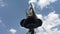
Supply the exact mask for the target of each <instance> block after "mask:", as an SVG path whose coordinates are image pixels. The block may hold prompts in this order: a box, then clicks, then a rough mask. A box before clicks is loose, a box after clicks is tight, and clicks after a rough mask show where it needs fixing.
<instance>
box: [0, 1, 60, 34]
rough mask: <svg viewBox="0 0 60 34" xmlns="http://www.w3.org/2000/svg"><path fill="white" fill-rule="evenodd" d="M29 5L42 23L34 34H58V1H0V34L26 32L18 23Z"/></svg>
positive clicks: (59, 6) (59, 2)
mask: <svg viewBox="0 0 60 34" xmlns="http://www.w3.org/2000/svg"><path fill="white" fill-rule="evenodd" d="M30 3H32V5H33V8H34V10H35V13H36V16H37V17H38V18H39V19H41V20H42V21H43V24H42V26H41V27H38V28H36V34H60V0H0V34H26V33H27V32H28V30H27V29H25V28H23V27H21V25H20V21H21V20H22V19H24V18H25V17H26V15H25V11H27V12H28V11H29V7H30V5H29V4H30ZM24 9H25V10H24Z"/></svg>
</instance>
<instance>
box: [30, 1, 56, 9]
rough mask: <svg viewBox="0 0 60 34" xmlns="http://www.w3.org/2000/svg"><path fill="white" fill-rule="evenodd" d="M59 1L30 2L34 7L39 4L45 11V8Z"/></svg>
mask: <svg viewBox="0 0 60 34" xmlns="http://www.w3.org/2000/svg"><path fill="white" fill-rule="evenodd" d="M56 1H57V0H29V3H32V4H33V5H34V3H35V4H37V5H38V6H39V7H40V8H41V9H43V8H44V7H47V6H48V5H50V4H51V3H54V2H56Z"/></svg>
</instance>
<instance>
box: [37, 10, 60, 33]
mask: <svg viewBox="0 0 60 34" xmlns="http://www.w3.org/2000/svg"><path fill="white" fill-rule="evenodd" d="M37 15H38V14H37ZM40 16H41V17H42V18H41V19H42V20H43V24H42V26H41V27H38V28H37V29H38V32H37V33H36V34H60V30H58V28H53V27H55V26H58V25H60V18H59V16H60V15H59V14H56V13H55V11H53V12H51V13H49V14H48V15H47V16H44V17H43V16H42V15H41V14H40ZM40 16H37V17H39V18H40ZM52 28H53V29H52Z"/></svg>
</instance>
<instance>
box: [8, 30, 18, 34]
mask: <svg viewBox="0 0 60 34" xmlns="http://www.w3.org/2000/svg"><path fill="white" fill-rule="evenodd" d="M9 31H10V32H11V33H12V34H15V33H16V32H17V31H16V29H10V30H9Z"/></svg>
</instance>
